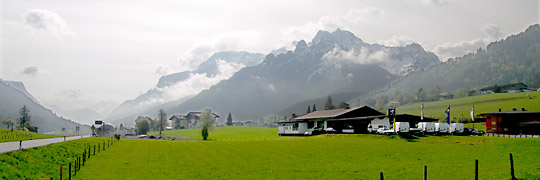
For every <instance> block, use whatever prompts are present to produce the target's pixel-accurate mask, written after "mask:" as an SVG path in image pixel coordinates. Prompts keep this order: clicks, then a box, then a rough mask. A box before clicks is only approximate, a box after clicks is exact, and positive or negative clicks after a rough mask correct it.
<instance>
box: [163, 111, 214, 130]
mask: <svg viewBox="0 0 540 180" xmlns="http://www.w3.org/2000/svg"><path fill="white" fill-rule="evenodd" d="M201 114H202V112H189V113H187V114H186V115H185V116H184V115H173V116H171V118H169V120H171V121H172V122H173V124H174V127H172V128H173V129H189V128H199V126H198V125H197V122H199V119H201ZM212 115H214V117H215V118H216V119H217V118H219V115H217V114H215V113H212Z"/></svg>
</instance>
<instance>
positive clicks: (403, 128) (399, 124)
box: [396, 122, 410, 134]
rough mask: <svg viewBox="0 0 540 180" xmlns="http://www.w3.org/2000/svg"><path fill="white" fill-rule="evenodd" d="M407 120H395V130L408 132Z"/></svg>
mask: <svg viewBox="0 0 540 180" xmlns="http://www.w3.org/2000/svg"><path fill="white" fill-rule="evenodd" d="M409 127H410V126H409V122H396V132H397V133H398V134H399V133H409Z"/></svg>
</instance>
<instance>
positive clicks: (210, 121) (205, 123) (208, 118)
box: [198, 109, 216, 140]
mask: <svg viewBox="0 0 540 180" xmlns="http://www.w3.org/2000/svg"><path fill="white" fill-rule="evenodd" d="M198 123H199V127H201V135H202V138H203V140H206V139H207V138H208V135H209V134H210V132H211V131H213V130H214V128H215V127H216V117H215V116H214V114H212V110H210V109H205V110H204V111H203V112H202V114H201V118H200V119H199V122H198Z"/></svg>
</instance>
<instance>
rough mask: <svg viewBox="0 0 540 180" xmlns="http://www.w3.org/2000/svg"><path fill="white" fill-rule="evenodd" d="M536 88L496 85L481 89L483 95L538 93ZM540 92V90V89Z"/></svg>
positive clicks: (521, 84) (519, 85)
mask: <svg viewBox="0 0 540 180" xmlns="http://www.w3.org/2000/svg"><path fill="white" fill-rule="evenodd" d="M536 90H537V89H536V88H531V87H528V86H527V85H525V84H523V83H513V84H505V85H500V86H498V85H494V86H488V87H484V88H482V89H480V93H481V94H493V93H518V92H530V91H536ZM539 90H540V89H539Z"/></svg>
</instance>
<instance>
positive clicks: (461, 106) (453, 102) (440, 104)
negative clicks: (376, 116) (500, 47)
mask: <svg viewBox="0 0 540 180" xmlns="http://www.w3.org/2000/svg"><path fill="white" fill-rule="evenodd" d="M421 104H422V103H414V104H410V105H404V106H400V107H397V108H396V112H397V113H398V114H402V113H407V114H414V115H420V112H421V108H420V106H421ZM423 104H424V116H426V117H431V118H436V119H439V120H441V121H442V120H444V119H445V118H446V114H445V113H444V112H445V111H446V109H447V108H448V106H449V105H450V117H451V118H452V121H456V122H459V121H460V120H461V119H462V118H463V119H465V120H467V121H469V120H470V119H471V115H470V112H471V109H472V107H473V106H474V114H475V118H479V117H480V116H478V115H479V114H481V113H488V112H497V111H499V109H501V110H502V111H507V110H512V108H517V109H518V110H521V107H524V108H525V109H526V110H530V111H540V92H537V91H534V92H522V93H497V94H487V95H478V96H470V97H464V98H458V99H450V100H441V101H433V102H424V103H423Z"/></svg>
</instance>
